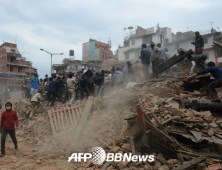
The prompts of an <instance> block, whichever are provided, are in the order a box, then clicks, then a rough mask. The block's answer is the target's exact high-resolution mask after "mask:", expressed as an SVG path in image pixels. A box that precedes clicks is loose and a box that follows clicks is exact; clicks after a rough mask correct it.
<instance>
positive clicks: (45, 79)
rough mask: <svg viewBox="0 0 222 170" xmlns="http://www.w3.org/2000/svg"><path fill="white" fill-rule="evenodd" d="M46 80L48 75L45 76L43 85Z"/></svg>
mask: <svg viewBox="0 0 222 170" xmlns="http://www.w3.org/2000/svg"><path fill="white" fill-rule="evenodd" d="M47 79H48V74H46V75H45V78H44V84H45V82H46V81H47Z"/></svg>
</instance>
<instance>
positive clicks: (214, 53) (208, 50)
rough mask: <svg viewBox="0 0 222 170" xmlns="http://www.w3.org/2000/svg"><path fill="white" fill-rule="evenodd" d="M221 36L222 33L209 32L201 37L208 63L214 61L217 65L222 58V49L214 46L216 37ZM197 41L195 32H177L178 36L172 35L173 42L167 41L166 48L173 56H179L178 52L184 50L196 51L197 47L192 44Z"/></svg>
mask: <svg viewBox="0 0 222 170" xmlns="http://www.w3.org/2000/svg"><path fill="white" fill-rule="evenodd" d="M218 35H221V32H216V30H213V29H212V30H210V29H209V30H208V31H207V32H205V33H202V34H201V36H202V37H203V39H204V50H203V54H205V55H206V56H207V57H208V58H207V61H213V62H215V63H216V65H217V64H218V63H219V62H222V60H221V61H220V57H222V53H221V47H219V46H216V45H214V44H213V41H214V38H215V36H218ZM194 41H195V33H194V32H193V31H188V32H184V33H182V32H177V33H176V34H172V38H171V41H170V42H168V41H165V43H164V47H165V48H167V49H168V51H169V53H170V54H171V55H174V54H177V50H178V49H180V48H183V49H185V50H189V49H192V50H193V51H194V50H195V46H194V45H193V44H191V42H194Z"/></svg>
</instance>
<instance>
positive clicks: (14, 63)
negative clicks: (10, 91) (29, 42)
mask: <svg viewBox="0 0 222 170" xmlns="http://www.w3.org/2000/svg"><path fill="white" fill-rule="evenodd" d="M0 72H1V73H4V74H11V75H12V74H13V75H14V76H16V77H19V78H24V77H27V76H29V75H30V73H31V74H34V73H36V69H35V68H33V67H32V62H30V61H26V58H24V57H22V56H21V54H20V53H19V51H18V49H17V44H12V43H7V42H5V43H3V44H2V45H1V46H0Z"/></svg>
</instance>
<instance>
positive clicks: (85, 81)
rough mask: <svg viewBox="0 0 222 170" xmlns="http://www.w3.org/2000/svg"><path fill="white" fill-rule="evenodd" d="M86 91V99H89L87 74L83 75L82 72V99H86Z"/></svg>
mask: <svg viewBox="0 0 222 170" xmlns="http://www.w3.org/2000/svg"><path fill="white" fill-rule="evenodd" d="M84 92H85V93H86V99H88V97H89V89H88V88H87V80H86V76H85V75H83V73H82V77H81V78H80V93H81V100H83V99H84Z"/></svg>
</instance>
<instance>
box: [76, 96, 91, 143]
mask: <svg viewBox="0 0 222 170" xmlns="http://www.w3.org/2000/svg"><path fill="white" fill-rule="evenodd" d="M92 104H93V97H92V96H89V98H88V100H87V103H86V105H85V108H84V110H83V113H82V117H81V119H80V122H79V125H78V126H77V128H76V133H75V138H74V141H78V139H79V137H80V135H81V132H82V129H83V126H84V124H85V122H86V120H87V118H88V116H89V113H90V111H91V108H92Z"/></svg>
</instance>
